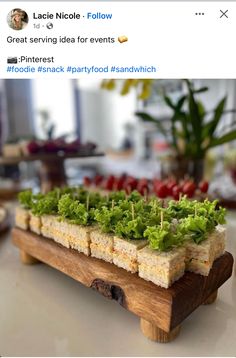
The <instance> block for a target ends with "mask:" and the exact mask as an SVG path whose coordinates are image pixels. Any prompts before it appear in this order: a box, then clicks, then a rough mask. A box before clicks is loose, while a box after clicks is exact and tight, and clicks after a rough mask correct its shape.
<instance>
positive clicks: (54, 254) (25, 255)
mask: <svg viewBox="0 0 236 358" xmlns="http://www.w3.org/2000/svg"><path fill="white" fill-rule="evenodd" d="M12 236H13V242H14V244H15V245H16V246H17V247H18V248H19V249H20V250H21V258H22V261H23V262H24V263H34V262H35V261H36V260H35V259H37V260H38V261H41V262H44V263H46V264H48V265H50V266H52V267H54V268H56V269H57V270H59V271H61V272H63V273H65V274H66V275H68V276H70V277H72V278H74V279H75V280H77V281H79V282H81V283H82V284H84V285H85V286H87V287H91V288H93V289H95V290H97V291H98V292H100V293H101V294H102V295H104V296H105V297H107V298H109V299H114V300H116V301H117V302H118V303H119V304H120V305H121V306H123V307H124V308H126V309H127V310H129V311H131V312H133V313H134V314H136V315H137V316H139V317H141V329H142V331H143V333H144V334H145V335H146V336H147V337H149V338H151V339H154V340H157V341H159V342H167V341H170V340H171V339H173V338H174V337H175V336H176V335H177V333H178V331H179V325H180V323H181V322H182V321H183V320H184V319H185V318H186V317H187V316H189V315H190V314H191V312H193V311H194V310H195V309H196V308H197V307H198V306H200V305H201V304H204V303H212V302H213V301H214V300H215V298H216V294H217V289H218V288H219V287H220V286H221V285H222V284H223V283H224V282H225V281H226V280H227V279H228V278H229V277H230V276H231V273H232V266H233V258H232V255H231V254H230V253H228V252H226V253H225V254H224V255H223V256H221V257H220V258H219V259H217V260H216V261H215V262H214V265H213V267H212V269H211V271H210V274H209V276H207V277H204V276H201V275H197V274H194V273H190V272H187V273H185V275H184V276H183V277H182V278H181V279H180V280H178V281H177V282H175V283H174V284H173V285H172V286H171V287H170V288H169V289H164V288H161V287H159V286H156V285H155V284H154V283H152V282H148V281H145V280H143V279H142V278H140V277H139V276H138V275H137V274H131V273H129V272H127V271H125V270H123V269H121V268H119V267H117V266H115V265H113V264H110V263H107V262H105V261H102V260H99V259H96V258H93V257H87V256H85V255H84V254H81V253H79V252H77V251H75V250H72V249H67V248H65V247H63V246H61V245H60V244H57V243H56V242H54V241H53V240H50V239H46V238H44V237H42V236H39V235H36V234H33V233H31V232H28V231H24V230H21V229H18V228H14V229H13V230H12Z"/></svg>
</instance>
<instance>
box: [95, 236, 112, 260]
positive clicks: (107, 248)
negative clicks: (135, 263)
mask: <svg viewBox="0 0 236 358" xmlns="http://www.w3.org/2000/svg"><path fill="white" fill-rule="evenodd" d="M90 239H91V244H90V250H91V256H93V257H97V258H98V259H102V260H104V261H107V262H112V260H113V247H114V237H113V235H112V234H107V233H103V232H102V231H100V230H99V229H96V230H93V231H91V233H90Z"/></svg>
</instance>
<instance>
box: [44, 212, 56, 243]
mask: <svg viewBox="0 0 236 358" xmlns="http://www.w3.org/2000/svg"><path fill="white" fill-rule="evenodd" d="M41 220H42V227H41V234H42V235H43V236H45V237H47V238H48V239H53V240H54V237H55V233H56V230H57V229H56V226H57V221H58V217H57V216H56V215H42V217H41Z"/></svg>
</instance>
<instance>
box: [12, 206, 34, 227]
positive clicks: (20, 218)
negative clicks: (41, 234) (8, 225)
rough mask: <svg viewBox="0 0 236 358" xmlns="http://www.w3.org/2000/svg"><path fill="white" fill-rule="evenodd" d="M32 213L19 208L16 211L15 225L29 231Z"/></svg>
mask: <svg viewBox="0 0 236 358" xmlns="http://www.w3.org/2000/svg"><path fill="white" fill-rule="evenodd" d="M29 220H30V212H29V210H26V209H23V208H22V207H21V206H18V207H17V208H16V209H15V225H16V226H17V227H19V228H20V229H23V230H28V229H29Z"/></svg>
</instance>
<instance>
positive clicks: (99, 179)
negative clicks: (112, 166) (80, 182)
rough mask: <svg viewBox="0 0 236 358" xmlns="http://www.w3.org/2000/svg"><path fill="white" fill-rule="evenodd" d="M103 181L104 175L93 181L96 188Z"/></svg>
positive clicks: (96, 177) (97, 176)
mask: <svg viewBox="0 0 236 358" xmlns="http://www.w3.org/2000/svg"><path fill="white" fill-rule="evenodd" d="M102 181H103V176H102V175H99V174H98V175H96V176H95V177H94V179H93V182H94V184H95V185H96V186H99V185H100V184H101V183H102Z"/></svg>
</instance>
